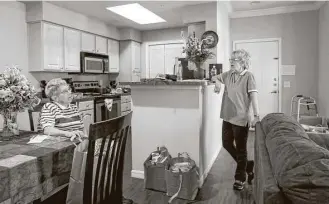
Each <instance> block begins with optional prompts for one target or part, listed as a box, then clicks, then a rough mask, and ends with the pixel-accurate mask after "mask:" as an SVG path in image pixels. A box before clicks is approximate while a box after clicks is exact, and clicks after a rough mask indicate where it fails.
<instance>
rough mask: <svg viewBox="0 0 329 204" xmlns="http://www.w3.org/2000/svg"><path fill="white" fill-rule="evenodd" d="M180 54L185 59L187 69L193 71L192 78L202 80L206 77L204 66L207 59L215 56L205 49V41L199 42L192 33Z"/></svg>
mask: <svg viewBox="0 0 329 204" xmlns="http://www.w3.org/2000/svg"><path fill="white" fill-rule="evenodd" d="M182 37H183V36H182ZM182 53H183V54H184V55H185V59H187V60H188V67H189V69H190V70H193V71H194V73H193V74H194V78H195V79H204V78H205V76H206V74H205V72H206V71H205V69H204V64H205V63H206V61H207V60H208V59H211V58H213V57H214V56H215V54H214V53H213V52H211V50H210V49H208V48H207V46H206V43H205V39H203V40H199V39H198V38H196V37H195V32H193V35H190V36H189V37H188V38H187V39H186V40H185V46H184V47H183V51H182Z"/></svg>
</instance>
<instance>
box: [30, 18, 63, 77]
mask: <svg viewBox="0 0 329 204" xmlns="http://www.w3.org/2000/svg"><path fill="white" fill-rule="evenodd" d="M28 56H29V71H52V72H63V71H65V69H64V28H63V27H61V26H58V25H53V24H50V23H44V22H38V23H32V24H29V25H28Z"/></svg>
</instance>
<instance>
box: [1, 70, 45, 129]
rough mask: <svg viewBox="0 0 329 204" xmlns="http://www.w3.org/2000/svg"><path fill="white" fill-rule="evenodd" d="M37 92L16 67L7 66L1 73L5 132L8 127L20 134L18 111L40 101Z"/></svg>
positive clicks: (2, 113)
mask: <svg viewBox="0 0 329 204" xmlns="http://www.w3.org/2000/svg"><path fill="white" fill-rule="evenodd" d="M36 95H37V92H36V90H35V89H34V87H33V86H32V85H31V83H30V82H29V81H28V80H27V78H26V77H25V76H24V75H22V74H21V71H20V70H19V69H18V68H17V67H16V66H13V67H9V68H7V69H6V70H5V71H4V73H2V74H0V114H1V115H2V116H3V117H4V127H3V132H4V131H6V130H7V131H8V129H9V130H10V131H11V132H12V133H14V134H15V135H17V134H18V128H17V122H16V117H17V112H23V111H25V110H26V109H31V108H33V107H35V106H36V105H38V104H39V103H40V99H39V98H38V97H37V96H36Z"/></svg>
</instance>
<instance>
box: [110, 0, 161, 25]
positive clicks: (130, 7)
mask: <svg viewBox="0 0 329 204" xmlns="http://www.w3.org/2000/svg"><path fill="white" fill-rule="evenodd" d="M106 9H107V10H110V11H112V12H114V13H116V14H118V15H121V16H123V17H125V18H127V19H130V20H132V21H134V22H136V23H139V24H151V23H161V22H166V21H165V20H164V19H163V18H161V17H160V16H158V15H156V14H155V13H153V12H151V11H150V10H148V9H146V8H144V7H143V6H141V5H140V4H138V3H134V4H126V5H121V6H114V7H107V8H106Z"/></svg>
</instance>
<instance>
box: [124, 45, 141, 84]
mask: <svg viewBox="0 0 329 204" xmlns="http://www.w3.org/2000/svg"><path fill="white" fill-rule="evenodd" d="M140 56H141V45H140V43H138V42H135V41H122V42H120V55H119V58H120V70H119V71H120V74H119V81H121V82H131V81H140V78H141V60H140Z"/></svg>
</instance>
